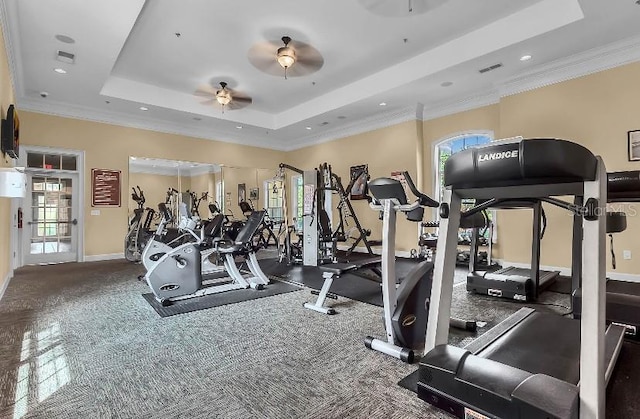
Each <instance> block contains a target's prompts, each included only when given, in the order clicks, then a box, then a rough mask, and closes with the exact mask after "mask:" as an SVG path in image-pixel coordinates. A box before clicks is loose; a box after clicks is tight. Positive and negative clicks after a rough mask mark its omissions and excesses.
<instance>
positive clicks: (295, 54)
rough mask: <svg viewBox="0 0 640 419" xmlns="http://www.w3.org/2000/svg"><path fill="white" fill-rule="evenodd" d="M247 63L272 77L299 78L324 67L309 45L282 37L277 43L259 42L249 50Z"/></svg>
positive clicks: (315, 50) (316, 51)
mask: <svg viewBox="0 0 640 419" xmlns="http://www.w3.org/2000/svg"><path fill="white" fill-rule="evenodd" d="M248 55H249V61H250V62H251V64H253V66H254V67H256V68H257V69H258V70H260V71H262V72H265V73H267V74H271V75H273V76H281V75H283V74H284V78H285V79H286V78H288V77H301V76H306V75H308V74H311V73H314V72H316V71H318V70H320V69H321V68H322V66H323V65H324V58H322V54H320V51H318V50H317V49H315V48H314V47H312V46H311V45H309V44H307V43H305V42H302V41H297V40H293V39H291V37H289V36H283V37H282V38H281V39H280V40H279V41H265V42H260V43H258V44H256V45H254V46H253V47H251V49H249V54H248Z"/></svg>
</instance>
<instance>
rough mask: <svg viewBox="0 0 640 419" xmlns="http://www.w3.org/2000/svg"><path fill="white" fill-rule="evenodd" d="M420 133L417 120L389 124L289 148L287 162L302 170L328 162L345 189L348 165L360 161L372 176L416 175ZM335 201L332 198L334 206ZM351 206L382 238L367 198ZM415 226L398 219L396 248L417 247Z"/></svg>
mask: <svg viewBox="0 0 640 419" xmlns="http://www.w3.org/2000/svg"><path fill="white" fill-rule="evenodd" d="M419 141H422V138H420V136H419V130H418V124H417V123H416V121H409V122H405V123H402V124H399V125H395V126H392V127H387V128H382V129H379V130H376V131H372V132H367V133H363V134H358V135H354V136H352V137H347V138H343V139H340V140H336V141H332V142H328V143H323V144H318V145H314V146H311V147H306V148H304V149H300V150H296V151H292V152H290V153H288V155H287V162H288V163H289V164H291V165H292V166H295V167H297V168H299V169H302V170H311V169H313V168H316V167H318V166H320V164H322V163H324V162H327V163H329V164H331V166H332V168H333V171H334V173H336V174H337V175H338V176H340V177H341V178H342V184H343V186H344V187H345V188H346V187H347V184H348V183H349V168H350V167H351V166H356V165H360V164H368V165H369V174H370V175H371V178H372V179H375V178H377V177H383V176H389V175H390V174H391V172H394V171H402V170H407V171H409V173H410V174H411V176H412V177H413V178H417V171H416V166H417V163H416V162H417V156H416V147H417V144H418V142H419ZM336 205H337V200H335V199H334V207H335V206H336ZM353 208H354V210H355V212H356V214H357V216H358V219H359V220H360V222H361V223H362V226H363V227H364V228H368V229H371V231H372V234H371V238H372V239H374V240H379V239H380V238H381V230H382V222H381V221H380V220H379V219H378V213H377V212H376V211H373V210H372V209H371V208H369V205H368V203H367V201H364V200H362V201H353ZM335 217H336V214H334V220H336V221H337V218H335ZM416 231H417V227H416V224H415V223H411V222H408V221H406V219H404V217H402V216H400V217H399V218H398V230H397V240H396V243H397V249H398V250H405V251H406V250H409V249H412V248H416V247H417V238H416V237H417V233H416Z"/></svg>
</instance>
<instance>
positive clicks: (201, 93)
mask: <svg viewBox="0 0 640 419" xmlns="http://www.w3.org/2000/svg"><path fill="white" fill-rule="evenodd" d="M193 95H194V96H198V97H212V96H215V95H216V92H209V91H205V90H202V89H198V90H196V91H195V92H193Z"/></svg>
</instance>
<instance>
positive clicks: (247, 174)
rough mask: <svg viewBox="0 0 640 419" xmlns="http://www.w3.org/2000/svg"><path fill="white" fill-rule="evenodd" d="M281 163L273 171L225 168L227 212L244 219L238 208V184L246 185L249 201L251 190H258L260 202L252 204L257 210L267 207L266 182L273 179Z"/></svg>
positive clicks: (223, 176)
mask: <svg viewBox="0 0 640 419" xmlns="http://www.w3.org/2000/svg"><path fill="white" fill-rule="evenodd" d="M278 164H280V162H276V163H274V164H272V165H271V167H273V169H256V168H252V167H223V168H222V178H223V179H224V188H225V203H224V208H225V212H226V213H227V214H229V213H230V212H231V213H233V215H234V217H235V218H237V219H243V218H244V216H243V215H242V212H241V211H240V207H239V206H238V184H242V183H244V184H245V192H246V193H245V198H246V200H247V201H248V200H249V190H250V189H252V188H258V200H252V201H251V202H252V204H253V206H254V208H256V209H262V208H263V207H264V206H265V205H264V204H265V200H264V199H265V198H264V181H265V180H267V179H271V178H273V177H274V175H275V174H276V168H277V167H278Z"/></svg>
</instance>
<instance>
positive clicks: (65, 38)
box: [56, 34, 76, 44]
mask: <svg viewBox="0 0 640 419" xmlns="http://www.w3.org/2000/svg"><path fill="white" fill-rule="evenodd" d="M56 39H57V40H58V41H60V42H64V43H65V44H73V43H74V42H76V40H75V39H73V38H72V37H70V36H67V35H60V34H58V35H56Z"/></svg>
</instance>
